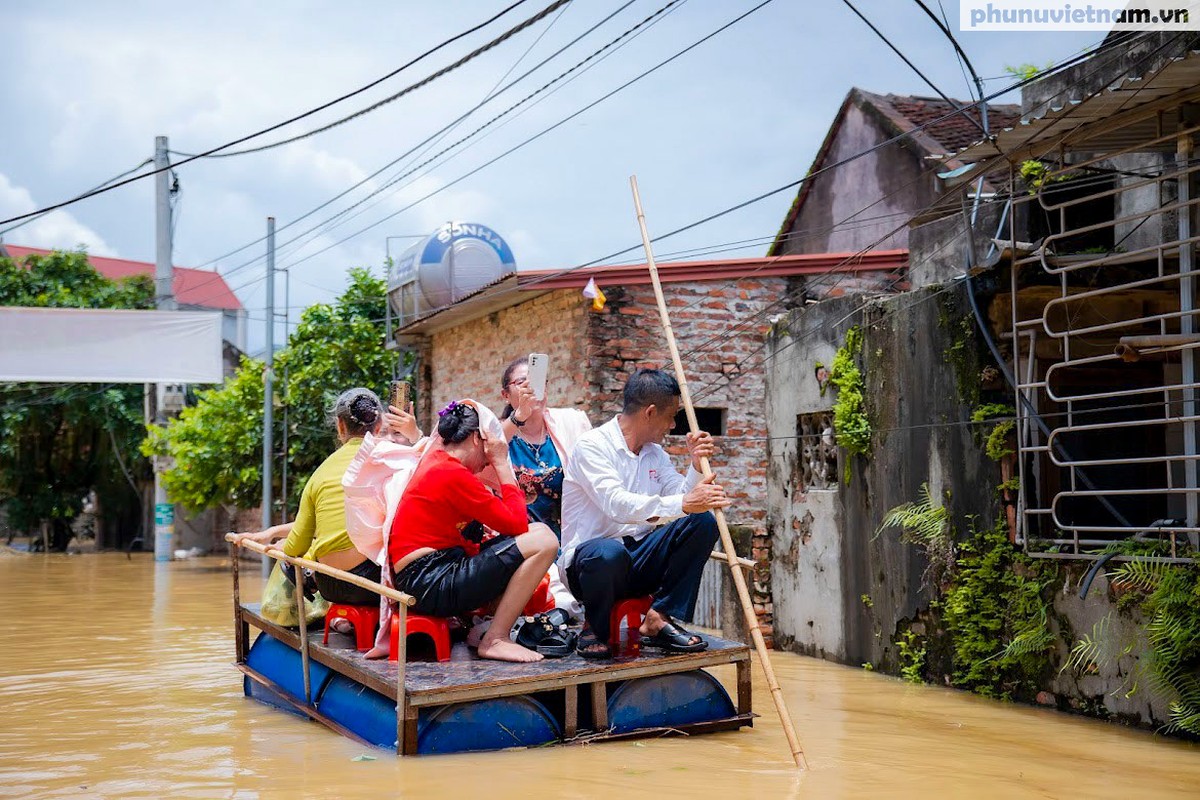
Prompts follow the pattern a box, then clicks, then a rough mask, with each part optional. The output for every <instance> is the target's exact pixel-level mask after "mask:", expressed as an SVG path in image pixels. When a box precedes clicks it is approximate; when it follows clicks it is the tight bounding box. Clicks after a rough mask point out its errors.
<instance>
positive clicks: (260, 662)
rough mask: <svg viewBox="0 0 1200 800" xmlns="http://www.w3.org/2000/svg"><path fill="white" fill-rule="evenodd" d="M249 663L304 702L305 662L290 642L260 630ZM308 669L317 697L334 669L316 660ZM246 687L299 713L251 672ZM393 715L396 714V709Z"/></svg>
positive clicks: (248, 692) (249, 692) (249, 694)
mask: <svg viewBox="0 0 1200 800" xmlns="http://www.w3.org/2000/svg"><path fill="white" fill-rule="evenodd" d="M246 666H248V667H250V668H251V669H253V670H254V671H255V672H257V673H258V674H259V675H262V676H263V677H264V678H266V679H268V680H270V681H273V682H274V683H275V684H276V685H277V686H279V687H280V688H281V689H282V690H283V691H284V692H285V693H286V694H288V695H289V696H291V697H292V698H293V699H295V700H297V701H299V702H300V703H303V702H304V663H303V661H302V660H301V658H300V653H299V652H297V651H296V650H293V649H292V648H291V647H289V646H288V645H286V644H284V643H283V642H281V641H279V640H278V639H276V638H274V637H272V636H268V635H267V634H265V633H260V634H259V635H258V638H257V639H255V640H254V644H253V645H252V646H251V647H250V652H249V653H248V654H247V656H246ZM308 670H309V680H310V686H311V688H312V696H313V697H314V698H316V697H319V696H320V694H321V690H322V689H323V688H325V684H326V682H327V681H328V680H329V676H330V675H332V674H333V671H332V670H330V669H329V667H326V666H324V665H323V664H318V663H317V662H316V661H312V660H309V662H308ZM243 689H244V691H245V692H246V696H247V697H253V698H254V699H255V700H259V701H261V702H263V703H267V704H268V705H272V706H276V707H277V708H282V709H285V710H287V711H292V712H294V713H299V712H296V711H295V709H293V708H292V707H291V706H289V705H288V704H287V703H285V702H283V701H281V700H280V699H279V698H278V697H276V695H275V693H274V692H272V691H271V690H270V689H267V688H266V687H264V686H263V685H262V684H260V683H259V682H258V681H255V680H253V679H252V678H251V677H250V676H248V675H247V676H246V679H245V682H244V684H243ZM392 716H393V717H394V716H395V710H394V709H393V711H392ZM392 738H395V734H393V737H392Z"/></svg>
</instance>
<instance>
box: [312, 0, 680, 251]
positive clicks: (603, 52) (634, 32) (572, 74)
mask: <svg viewBox="0 0 1200 800" xmlns="http://www.w3.org/2000/svg"><path fill="white" fill-rule="evenodd" d="M682 2H684V0H671V1H670V2H668V3H667V4H666V5H664V6H662V7H661V8H659V9H658V10H657V11H655V12H654V13H652V14H651V15H649V16H648V17H646V18H645V19H643V20H642V21H641V22H639V23H638V24H637V25H635V26H633V27H632V28H629V29H628V30H626V31H625V32H624V33H622V34H621V35H620V36H618V37H617V38H615V39H613V40H612V41H611V42H609V43H608V44H606V45H605V46H604V47H602V48H600V49H599V50H597V51H595V52H593V53H592V54H591V55H589V56H588V57H587V58H585V59H584V60H582V61H580V62H578V63H577V64H576V65H575V66H573V67H571V68H570V69H568V70H566V71H564V72H562V73H560V74H559V75H558V76H556V77H555V78H554V79H553V80H551V81H549V82H547V83H546V84H544V85H543V86H541V87H540V88H539V89H537V90H536V91H534V92H532V93H530V94H529V95H527V96H526V97H524V98H522V99H521V100H519V101H518V102H517V103H515V104H513V105H512V106H510V107H509V108H507V109H505V110H504V111H503V112H501V113H500V114H497V115H496V116H494V117H492V118H491V119H490V120H488V121H487V122H485V123H484V124H483V125H481V126H479V127H478V128H476V129H475V130H474V131H472V132H471V133H470V134H468V135H467V136H464V137H462V138H461V139H459V140H458V141H456V142H454V143H453V144H451V145H448V146H447V147H444V148H443V149H442V150H440V151H439V152H437V153H436V154H434V155H433V156H432V157H430V158H428V159H426V160H425V161H423V162H421V163H420V164H417V165H416V166H415V167H412V168H410V169H408V170H407V171H405V172H404V173H402V174H400V175H396V176H394V177H392V178H390V179H389V180H388V181H387V182H386V183H384V184H383V185H382V186H380V187H379V188H378V189H376V190H374V191H372V192H371V193H370V194H368V195H367V196H366V197H364V198H362V199H361V200H359V201H357V202H355V203H353V204H352V205H350V206H348V207H347V208H345V209H343V210H342V211H339V212H338V213H337V214H334V215H333V216H332V217H329V218H328V219H326V220H325V221H324V222H323V223H319V224H318V225H316V226H314V227H313V228H310V229H309V230H308V231H306V232H305V233H310V232H312V231H314V230H316V229H317V228H320V227H322V226H327V227H328V228H329V229H332V228H333V227H337V226H339V225H342V224H344V222H347V221H349V220H350V219H353V218H354V217H357V216H360V215H361V214H363V213H365V212H366V211H367V210H369V209H370V208H373V207H374V206H376V205H378V203H379V201H378V200H377V201H376V202H375V203H372V204H371V205H369V206H367V208H364V209H362V211H359V212H357V213H355V214H351V215H350V216H349V217H347V219H346V220H343V222H339V223H337V224H336V225H332V224H331V223H333V222H334V221H335V220H337V219H338V218H339V217H342V216H345V215H346V214H347V213H348V212H350V211H351V210H353V209H354V208H357V207H358V206H361V205H362V204H363V203H365V202H367V201H368V200H370V199H371V198H372V197H376V196H377V195H379V194H381V193H383V192H384V191H386V190H388V189H390V188H391V187H393V186H395V185H396V184H397V183H399V182H400V181H402V180H403V179H404V178H407V177H409V176H411V175H414V174H415V173H417V172H418V171H420V170H421V169H423V168H424V167H426V166H428V165H430V164H432V163H433V162H434V161H436V160H437V159H439V158H441V157H442V156H443V155H445V154H446V153H448V152H450V151H451V150H453V149H454V148H456V147H458V146H459V145H462V144H464V143H465V142H467V141H468V140H470V139H472V138H474V137H475V136H477V135H479V134H481V133H484V132H485V131H487V130H488V129H489V128H491V127H492V126H493V125H495V124H496V123H497V122H499V121H500V120H501V119H503V118H504V117H506V116H508V115H509V114H510V113H512V112H513V111H515V110H517V109H518V108H521V107H522V106H524V105H525V104H526V103H528V102H529V101H530V100H533V99H534V98H536V97H538V96H539V95H541V94H542V93H543V92H546V91H547V90H548V89H551V87H553V86H555V85H556V84H558V83H559V81H562V80H563V79H564V78H566V79H567V80H566V81H565V82H564V83H563V86H565V85H566V84H567V83H570V82H571V81H572V80H574V79H575V78H576V77H578V76H579V75H580V74H582V72H577V71H578V70H580V68H583V70H582V71H584V72H586V71H587V70H588V69H591V67H592V66H595V65H594V64H591V65H590V66H585V65H588V64H589V62H591V61H593V60H594V59H597V58H599V61H603V60H604V59H605V58H607V57H608V55H611V53H612V52H615V50H612V49H611V48H614V47H615V48H616V49H620V47H623V46H624V44H627V43H628V41H631V40H632V38H636V37H637V36H638V35H640V31H641V30H642V29H643V28H644V27H648V26H651V25H653V24H654V23H655V22H657V21H658V20H659V19H660V18H661V16H662V15H664V14H667V13H670V11H671V10H672V9H673V8H674V7H676V6H678V5H680V4H681V3H682ZM631 37H632V38H631ZM599 61H596V63H599ZM559 88H562V86H559V87H558V88H555V89H553V91H550V92H549V93H548V94H547V95H546V96H549V94H553V93H554V92H557V91H558V89H559ZM541 99H545V98H544V97H543V98H541ZM538 102H541V100H537V101H535V103H534V105H536V103H538ZM520 113H524V111H521V112H520ZM519 115H520V114H518V116H519ZM483 138H486V134H485V136H484V137H483ZM467 149H469V147H467V148H463V150H461V151H460V152H459V153H456V154H455V155H453V156H451V157H450V158H447V159H445V160H444V161H443V162H442V164H441V165H439V166H444V165H445V164H446V163H448V162H449V161H451V160H452V159H453V158H456V157H457V156H459V155H461V154H462V153H463V152H466V150H467ZM484 166H487V165H484ZM430 172H432V170H430V171H429V172H426V173H425V175H428V174H430ZM422 177H423V176H422ZM407 185H411V183H410V184H406V186H407ZM403 188H406V187H399V188H397V189H396V190H395V191H397V192H398V191H400V190H401V189H403ZM443 188H445V187H443ZM423 199H424V198H423ZM423 199H422V200H423ZM417 202H422V201H420V200H419V201H417ZM403 210H404V209H401V211H403ZM397 213H400V212H397ZM303 235H304V234H299V235H297V236H296V237H294V238H292V239H291V240H289V243H290V242H295V241H297V240H298V239H299V238H301V237H302V236H303ZM313 240H315V237H314V239H310V240H309V242H306V243H305V244H304V245H301V247H300V248H297V250H299V249H302V248H303V247H305V246H307V245H308V244H310V243H311V242H312V241H313ZM313 255H314V256H315V255H318V254H317V253H314V254H313ZM292 263H299V262H292Z"/></svg>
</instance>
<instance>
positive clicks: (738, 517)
mask: <svg viewBox="0 0 1200 800" xmlns="http://www.w3.org/2000/svg"><path fill="white" fill-rule="evenodd" d="M786 286H787V280H786V279H784V278H765V279H761V280H756V279H743V280H740V281H738V282H737V283H736V284H732V283H730V282H728V281H702V282H701V281H697V282H692V283H671V284H667V285H666V286H665V287H664V294H665V295H666V300H667V308H668V311H669V312H670V314H671V327H672V329H673V330H674V331H675V339H676V341H677V343H678V346H679V351H680V356H681V360H682V361H683V365H684V370H685V371H686V373H687V378H688V388H689V389H690V391H691V394H692V400H693V404H694V405H695V406H696V407H697V408H721V409H724V410H725V434H726V435H725V436H724V437H722V438H721V439H719V440H718V446H719V448H720V449H719V452H718V455H717V457H716V458H714V459H713V468H714V471H715V472H716V473H717V476H718V480H719V481H720V482H721V484H722V485H723V486H725V488H726V489H727V490H729V493H730V496H731V498H732V500H733V505H732V506H731V507H730V509H729V512H728V514H727V517H728V519H729V522H730V524H731V525H740V526H744V527H745V528H747V529H748V530H749V533H750V552H749V553H747V552H742V553H740V555H742V556H746V557H749V558H752V559H754V560H755V561H757V562H758V563H759V568H758V569H757V570H756V572H755V576H754V581H753V586H752V594H753V597H754V601H755V607H756V609H757V610H758V612H759V619H760V624H761V625H762V628H763V634H764V635H765V636H766V637H767V638H768V639H769V638H770V636H771V622H772V618H771V612H772V605H771V589H770V566H769V565H770V558H771V547H770V538H769V537H768V536H767V530H766V499H767V492H766V475H767V473H766V459H767V448H766V439H765V437H766V422H765V419H764V413H763V407H764V403H765V391H766V389H765V383H764V380H763V375H764V373H763V368H762V366H763V362H762V357H763V353H764V350H763V342H764V336H765V334H766V331H767V329H768V328H769V326H770V325H769V320H768V319H767V317H769V316H770V313H769V312H768V313H766V314H760V313H759V312H762V311H763V310H764V308H765V307H766V306H768V305H769V304H770V303H771V302H772V301H774V300H778V299H779V298H780V297H781V296H782V295H783V293H784V292H785V291H786ZM604 292H605V295H606V296H607V297H608V304H607V305H606V306H605V308H604V311H603V312H600V313H594V312H593V313H592V314H590V315H589V317H588V319H589V320H590V324H589V326H588V345H587V364H588V367H587V375H588V378H587V380H588V388H589V393H590V403H589V406H588V414H589V415H590V416H591V417H592V420H593V421H594V422H599V421H603V420H605V419H608V418H609V417H611V416H612V414H614V413H616V412H617V411H618V410H619V409H620V392H621V388H622V387H623V386H624V385H625V379H626V377H627V376H628V375H629V374H630V373H631V372H633V371H634V370H635V369H637V368H638V367H659V368H664V369H667V370H671V369H672V367H671V361H670V354H669V353H668V351H667V344H666V338H665V336H664V335H663V331H662V326H661V325H660V323H659V318H658V309H657V306H656V305H655V300H654V289H653V287H651V286H644V285H642V286H630V287H628V288H622V287H617V286H613V287H608V286H605V287H604ZM780 311H782V309H780ZM667 449H668V450H669V451H670V452H671V453H673V454H675V455H676V456H677V458H676V462H677V463H679V464H683V463H685V457H686V453H687V447H686V444H685V443H684V440H683V437H668V440H667Z"/></svg>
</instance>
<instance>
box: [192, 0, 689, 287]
mask: <svg viewBox="0 0 1200 800" xmlns="http://www.w3.org/2000/svg"><path fill="white" fill-rule="evenodd" d="M684 1H685V0H671V2H669V3H667V5H665V6H663V7H662V8H660V9H659V10H658V11H656V12H654V13H653V14H651V15H650V16H648V17H647V18H646V19H644V20H643V21H642V22H640V23H638V24H637V25H635V26H634V27H632V28H630V29H629V30H627V31H625V32H624V33H622V34H621V35H620V36H618V37H617V38H616V39H614V40H612V41H611V42H609V43H608V44H606V45H605V46H604V47H602V48H600V49H599V50H597V51H595V52H594V53H592V54H591V55H589V56H588V57H587V58H585V59H583V60H582V61H580V62H578V63H577V64H575V65H574V66H573V67H571V68H570V69H568V70H566V71H564V72H562V73H561V74H559V75H558V76H557V77H555V78H554V79H553V80H551V81H549V82H548V83H546V84H545V85H543V86H542V87H540V88H539V89H537V90H536V91H534V92H532V93H530V94H528V95H526V96H525V97H524V98H522V99H521V100H519V101H517V102H516V103H514V104H513V105H511V106H509V107H508V108H507V109H505V110H504V111H502V112H501V113H500V114H497V115H496V116H494V117H493V118H492V119H490V120H489V121H488V122H486V123H485V124H484V125H482V126H480V127H479V128H477V129H476V130H475V131H473V132H472V133H471V134H469V135H468V136H465V137H463V138H461V139H459V140H458V141H456V142H455V143H454V144H452V145H450V146H449V147H446V148H443V149H442V150H441V151H440V152H438V153H437V154H436V155H435V156H433V157H432V158H430V159H427V160H426V161H424V162H422V163H421V164H418V165H417V166H416V167H413V168H411V169H409V170H408V171H406V172H404V173H403V174H401V175H398V176H395V177H393V178H390V179H389V180H388V181H387V182H386V183H384V184H383V185H382V186H380V187H379V188H377V189H375V190H373V191H371V192H370V193H369V194H368V195H367V196H366V197H363V198H362V199H360V200H358V201H356V202H355V203H353V204H351V205H350V206H348V207H346V208H344V209H342V210H341V211H339V212H337V213H336V214H334V215H333V216H331V217H328V218H326V219H324V220H322V221H321V222H318V223H317V224H316V225H313V226H312V227H310V228H307V229H306V230H304V231H302V232H300V233H298V234H296V235H295V236H293V237H292V238H290V239H288V240H287V241H285V242H283V243H281V244H280V245H279V247H280V248H284V247H287V246H288V245H290V244H293V243H294V242H297V241H299V240H300V239H301V238H303V237H304V236H307V235H308V234H310V233H313V232H314V231H317V230H319V229H320V228H322V227H325V226H327V225H329V224H330V223H332V222H333V221H334V220H336V219H338V218H339V217H342V216H345V215H346V214H347V213H348V212H350V211H351V210H352V209H354V208H357V207H358V206H361V205H362V204H363V203H365V202H367V201H368V200H370V199H371V198H372V197H375V196H377V195H379V194H380V193H381V192H383V191H384V190H386V189H388V188H389V187H391V186H393V185H395V184H396V183H397V182H399V181H400V180H402V179H404V178H406V177H408V176H410V175H412V174H413V173H414V172H416V171H417V170H419V169H421V168H422V167H424V166H426V165H428V164H430V163H431V162H432V161H435V160H436V159H438V158H440V157H441V156H442V155H444V154H445V153H446V152H447V151H449V150H451V149H453V148H454V147H457V146H459V145H461V144H462V143H464V142H466V141H467V140H469V139H472V138H474V137H475V136H477V135H478V134H479V133H481V132H482V131H484V130H485V129H487V128H489V127H490V126H492V125H493V124H494V123H495V122H497V121H498V120H500V119H502V118H503V117H505V116H507V115H509V114H510V113H512V112H513V111H515V110H516V109H518V108H520V107H521V106H523V105H525V104H526V103H528V102H529V101H530V100H531V99H533V98H534V97H536V96H538V95H540V94H541V93H543V92H544V91H546V89H548V88H549V87H551V86H553V85H555V84H556V83H558V82H559V81H560V80H562V79H563V78H565V77H567V76H569V75H571V74H572V73H573V72H576V71H577V70H579V69H580V67H583V66H584V65H585V64H587V63H588V62H590V61H592V60H593V59H595V58H596V57H597V56H599V55H600V54H602V53H604V52H605V51H606V50H608V49H609V48H611V47H613V46H614V45H615V44H617V43H618V42H620V41H622V40H623V39H625V38H627V37H628V36H630V35H631V34H633V33H635V32H636V31H637V30H639V29H640V28H642V27H643V26H645V25H646V24H647V23H650V22H651V21H652V20H655V19H657V18H658V17H659V15H661V14H663V13H664V12H666V11H667V10H669V9H670V8H671V7H673V6H675V5H677V4H679V3H681V2H684ZM633 2H634V0H629V2H626V3H625V4H624V5H622V6H620V7H619V8H618V9H617V10H616V11H614V12H612V13H611V14H609V15H608V16H606V17H605V18H604V19H602V20H600V21H599V22H597V23H596V24H595V25H593V26H591V27H590V28H589V29H588V30H586V31H584V32H583V33H582V34H580V35H579V36H577V37H576V38H575V39H573V40H572V41H571V42H568V43H567V44H566V45H564V46H563V47H561V48H559V50H557V51H556V52H554V53H552V54H551V55H550V56H548V57H547V58H545V59H543V60H542V61H541V62H540V63H539V64H538V65H536V66H535V67H533V68H532V69H530V70H528V71H526V72H525V73H524V74H523V75H521V76H520V77H519V78H517V79H515V80H513V81H511V82H510V83H509V84H508V85H507V86H505V87H504V88H503V89H500V90H499V91H495V90H494V91H493V92H492V94H491V95H490V97H488V98H485V99H484V100H483V101H481V102H480V103H478V104H477V105H476V106H475V107H473V108H471V109H470V110H468V111H467V112H466V113H465V114H463V115H461V116H459V117H458V118H457V119H455V120H454V121H452V122H451V123H449V124H448V125H446V126H444V127H443V128H441V129H440V130H439V131H436V132H435V133H433V134H431V135H430V136H429V137H427V138H425V139H424V140H422V141H421V142H419V143H418V144H416V145H414V146H413V147H411V148H410V149H408V150H407V151H405V152H404V153H402V154H401V155H400V156H398V157H397V158H395V159H393V160H392V161H390V162H388V163H387V164H385V165H384V166H382V167H380V168H379V169H378V170H376V171H375V172H373V173H372V174H370V175H368V176H367V177H366V178H364V179H362V180H361V181H359V182H358V183H356V184H354V185H353V186H351V187H350V188H349V189H346V190H345V191H343V192H341V193H339V194H337V195H336V196H334V197H332V198H330V199H329V200H327V201H326V202H324V203H322V204H321V205H319V206H317V207H316V208H314V209H312V210H310V211H308V212H306V213H305V214H303V215H302V216H300V217H297V218H296V219H295V220H292V221H291V222H289V223H287V224H286V225H284V226H282V228H280V230H282V229H283V228H288V227H291V226H292V225H295V224H296V223H298V222H300V221H301V220H303V219H305V218H306V217H309V216H311V215H312V214H314V213H316V212H317V211H319V210H321V209H322V208H325V207H326V206H328V205H330V204H331V203H333V202H334V201H336V200H338V199H340V198H342V197H344V196H346V195H347V194H349V193H350V192H351V191H353V190H354V189H357V188H358V187H360V186H362V185H363V184H365V183H367V182H368V181H370V180H371V179H373V178H375V177H377V176H378V175H379V174H380V173H382V172H384V171H385V170H387V169H389V168H390V167H392V166H394V165H395V164H396V163H398V162H399V161H401V160H402V159H404V158H406V157H407V156H409V155H411V154H412V153H414V152H415V151H416V150H417V149H418V148H420V147H422V146H424V145H426V144H428V143H429V142H431V141H433V140H434V139H435V137H440V136H441V135H442V134H444V133H446V132H448V131H450V130H451V129H453V128H454V127H455V126H457V125H458V124H459V123H460V122H462V121H463V120H465V119H466V118H467V117H469V116H470V115H471V114H472V113H474V112H475V111H477V110H479V109H480V108H482V107H483V106H484V105H485V104H486V103H487V102H488V101H489V100H490V99H492V98H494V97H496V96H499V95H500V94H503V93H504V92H505V91H507V90H508V89H510V88H512V87H513V86H514V85H516V84H517V83H520V82H521V81H522V80H524V79H525V78H527V77H529V75H531V74H532V73H533V72H535V71H536V70H538V69H539V68H541V67H542V66H544V65H545V64H546V63H547V62H549V61H551V60H552V59H554V58H555V57H557V56H558V55H560V54H561V53H562V52H563V51H565V50H566V49H568V48H570V47H571V46H573V45H574V44H575V43H577V42H578V41H579V40H580V39H582V38H584V37H585V36H587V35H588V34H589V33H591V32H593V31H594V30H596V29H597V28H599V27H600V26H601V25H603V24H604V23H606V22H608V21H609V20H610V19H612V18H613V17H614V16H616V15H617V14H618V13H620V12H621V11H623V10H624V9H625V8H627V7H629V6H630V5H632V4H633ZM261 241H263V239H258V240H256V241H255V242H251V243H250V244H247V245H243V246H242V247H239V248H238V249H237V250H233V251H231V252H230V253H227V254H226V256H228V255H232V254H234V253H237V252H239V251H240V250H245V249H246V248H248V247H250V246H252V245H253V244H256V243H258V242H261ZM224 257H225V256H221V258H224ZM262 258H263V256H255V257H254V258H252V259H250V260H248V261H246V262H244V263H242V264H238V265H237V266H235V267H233V268H232V269H231V270H229V271H228V272H226V273H225V274H226V275H229V274H232V273H233V272H235V271H237V270H240V269H242V268H244V267H248V266H251V265H253V264H256V263H258V262H259V261H261V260H262ZM214 260H219V259H214ZM206 263H212V261H209V262H206Z"/></svg>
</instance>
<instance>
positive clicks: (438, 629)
mask: <svg viewBox="0 0 1200 800" xmlns="http://www.w3.org/2000/svg"><path fill="white" fill-rule="evenodd" d="M407 627H408V630H407V631H406V633H407V635H408V636H412V635H413V634H414V633H423V634H425V635H426V636H428V637H429V638H430V639H432V640H433V649H434V652H436V653H437V660H438V661H449V660H450V625H449V624H447V622H446V620H445V618H444V617H426V616H424V615H423V614H412V613H410V614H408V625H407ZM399 652H400V617H399V616H394V617H392V646H391V653H390V654H389V655H388V661H396V660H397V659H396V654H397V653H399Z"/></svg>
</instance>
